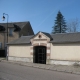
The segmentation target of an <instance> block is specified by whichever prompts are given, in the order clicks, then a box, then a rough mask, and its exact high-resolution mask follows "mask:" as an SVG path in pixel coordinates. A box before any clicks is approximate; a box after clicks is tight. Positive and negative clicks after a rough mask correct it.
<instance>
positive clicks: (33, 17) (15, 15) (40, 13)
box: [0, 0, 80, 33]
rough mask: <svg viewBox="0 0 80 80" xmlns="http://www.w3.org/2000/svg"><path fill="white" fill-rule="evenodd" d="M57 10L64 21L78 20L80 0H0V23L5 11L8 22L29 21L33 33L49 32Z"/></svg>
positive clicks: (79, 17)
mask: <svg viewBox="0 0 80 80" xmlns="http://www.w3.org/2000/svg"><path fill="white" fill-rule="evenodd" d="M59 10H60V11H61V13H62V14H63V16H64V17H65V20H66V22H67V21H69V20H72V19H76V18H78V19H79V20H80V0H0V23H3V22H6V20H5V21H2V15H3V13H6V14H8V15H9V22H20V21H30V23H31V25H32V28H33V30H34V32H35V33H37V32H38V31H43V32H48V33H51V31H52V26H53V25H54V20H55V17H56V15H57V13H58V11H59ZM6 17H7V16H6Z"/></svg>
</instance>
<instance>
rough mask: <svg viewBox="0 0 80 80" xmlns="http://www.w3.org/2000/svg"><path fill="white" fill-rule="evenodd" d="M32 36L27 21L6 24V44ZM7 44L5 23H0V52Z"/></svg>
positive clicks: (31, 30)
mask: <svg viewBox="0 0 80 80" xmlns="http://www.w3.org/2000/svg"><path fill="white" fill-rule="evenodd" d="M28 35H34V32H33V29H32V27H31V24H30V22H29V21H26V22H12V23H8V42H11V41H13V40H15V39H18V38H19V37H21V36H28ZM6 43H7V23H0V50H5V47H6Z"/></svg>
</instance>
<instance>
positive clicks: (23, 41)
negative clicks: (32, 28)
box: [8, 35, 34, 44]
mask: <svg viewBox="0 0 80 80" xmlns="http://www.w3.org/2000/svg"><path fill="white" fill-rule="evenodd" d="M33 36H34V35H31V36H21V37H20V38H19V39H16V40H14V41H11V42H9V43H8V44H30V39H31V38H32V37H33Z"/></svg>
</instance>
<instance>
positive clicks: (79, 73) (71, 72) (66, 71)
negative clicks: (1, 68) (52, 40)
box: [0, 60, 80, 75]
mask: <svg viewBox="0 0 80 80" xmlns="http://www.w3.org/2000/svg"><path fill="white" fill-rule="evenodd" d="M0 62H8V63H13V64H18V65H20V66H27V67H33V68H38V69H44V70H50V71H57V72H64V73H70V74H76V75H80V72H74V71H68V70H60V69H54V67H53V69H51V68H46V67H42V66H37V65H28V64H21V63H18V62H13V61H6V60H0Z"/></svg>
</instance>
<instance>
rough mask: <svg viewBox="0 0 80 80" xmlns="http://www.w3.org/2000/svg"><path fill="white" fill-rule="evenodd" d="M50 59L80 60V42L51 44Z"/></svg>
mask: <svg viewBox="0 0 80 80" xmlns="http://www.w3.org/2000/svg"><path fill="white" fill-rule="evenodd" d="M50 59H54V60H58V61H59V60H60V61H63V60H67V61H80V43H65V44H51V55H50Z"/></svg>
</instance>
